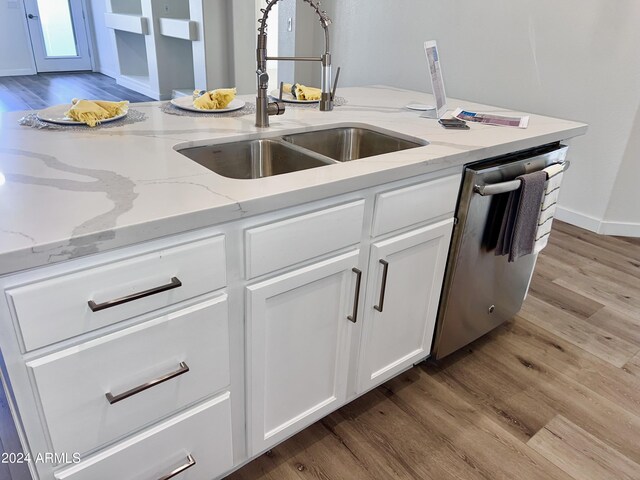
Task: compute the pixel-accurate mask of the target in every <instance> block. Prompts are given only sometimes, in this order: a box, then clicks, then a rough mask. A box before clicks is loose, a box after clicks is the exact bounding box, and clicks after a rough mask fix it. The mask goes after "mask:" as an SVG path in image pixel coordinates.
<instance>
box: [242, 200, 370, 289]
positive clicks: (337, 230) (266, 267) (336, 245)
mask: <svg viewBox="0 0 640 480" xmlns="http://www.w3.org/2000/svg"><path fill="white" fill-rule="evenodd" d="M363 219H364V200H360V201H357V202H352V203H347V204H345V205H339V206H337V207H333V208H328V209H325V210H320V211H317V212H312V213H309V214H307V215H301V216H298V217H293V218H289V219H286V220H283V221H280V222H275V223H270V224H268V225H263V226H261V227H256V228H251V229H249V230H247V231H246V234H245V236H246V248H247V252H246V255H247V259H246V269H247V271H246V275H247V278H254V277H258V276H260V275H264V274H265V273H269V272H272V271H274V270H278V269H280V268H284V267H287V266H290V265H294V264H296V263H298V262H302V261H304V260H309V259H311V258H314V257H317V256H320V255H323V254H325V253H329V252H333V251H335V250H339V249H340V248H344V247H348V246H350V245H355V244H357V243H360V240H361V237H362V222H363Z"/></svg>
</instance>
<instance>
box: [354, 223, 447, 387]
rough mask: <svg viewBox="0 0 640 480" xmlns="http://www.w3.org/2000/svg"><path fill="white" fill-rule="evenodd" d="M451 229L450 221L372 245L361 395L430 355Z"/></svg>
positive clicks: (361, 360)
mask: <svg viewBox="0 0 640 480" xmlns="http://www.w3.org/2000/svg"><path fill="white" fill-rule="evenodd" d="M452 227H453V219H449V220H445V221H443V222H439V223H436V224H434V225H429V226H427V227H423V228H419V229H417V230H412V231H410V232H408V233H404V234H402V235H398V236H396V237H392V238H390V239H388V240H384V241H381V242H377V243H374V244H373V245H372V247H371V257H370V263H369V280H368V282H367V295H366V303H365V307H364V311H363V313H364V321H363V327H362V328H363V331H362V343H361V345H362V346H361V349H360V359H359V365H358V378H359V393H361V392H364V391H366V390H369V389H370V388H372V387H374V386H376V385H378V384H380V383H382V382H384V381H385V380H387V379H389V378H391V377H393V376H395V375H397V374H398V373H399V372H401V371H402V370H404V369H405V368H407V367H409V366H411V365H413V363H415V362H416V361H418V360H421V359H423V358H425V357H426V356H427V355H429V352H430V351H431V342H432V339H433V332H434V327H435V321H436V314H437V312H438V302H439V300H440V289H441V286H442V279H443V277H444V269H445V265H446V261H447V252H448V250H449V241H450V238H451V230H452Z"/></svg>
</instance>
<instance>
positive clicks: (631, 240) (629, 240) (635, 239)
mask: <svg viewBox="0 0 640 480" xmlns="http://www.w3.org/2000/svg"><path fill="white" fill-rule="evenodd" d="M613 238H615V239H617V240H620V241H621V242H626V243H630V244H631V245H637V246H639V247H640V237H620V236H614V237H613Z"/></svg>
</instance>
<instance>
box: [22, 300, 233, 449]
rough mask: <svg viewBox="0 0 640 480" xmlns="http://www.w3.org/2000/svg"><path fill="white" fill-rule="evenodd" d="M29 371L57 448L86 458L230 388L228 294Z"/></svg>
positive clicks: (50, 359) (77, 348) (56, 355)
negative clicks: (114, 440) (182, 409)
mask: <svg viewBox="0 0 640 480" xmlns="http://www.w3.org/2000/svg"><path fill="white" fill-rule="evenodd" d="M26 366H27V368H28V369H29V370H30V372H31V374H32V376H33V378H34V380H35V384H36V386H37V391H38V394H39V398H40V402H41V405H42V411H43V414H44V418H45V420H46V424H47V426H48V432H49V436H50V438H51V443H52V445H53V448H54V450H55V451H56V452H80V453H84V452H87V451H88V450H91V449H93V448H95V447H99V446H101V445H103V444H105V443H107V442H109V441H111V440H113V439H115V438H118V437H120V436H122V435H123V434H126V433H128V432H130V431H132V430H135V429H136V428H139V427H141V426H144V425H145V424H148V423H149V422H153V421H154V420H156V419H158V418H161V417H163V416H164V415H167V414H169V413H171V412H174V411H177V410H180V409H181V408H184V407H186V406H188V405H189V404H191V403H193V402H194V401H197V400H200V399H202V398H205V397H207V396H208V395H212V394H214V393H216V391H218V390H221V389H222V388H224V387H226V386H227V385H228V384H229V333H228V320H227V296H226V295H219V296H217V297H215V298H213V299H209V300H206V301H204V302H200V303H197V304H195V305H192V306H189V307H187V308H184V309H181V310H178V311H176V312H171V313H168V314H166V315H163V316H161V317H159V318H156V319H153V320H150V321H148V322H145V323H143V324H140V325H135V326H133V327H130V328H126V329H124V330H119V331H117V332H115V333H112V334H110V335H105V336H103V337H100V338H97V339H95V340H92V341H89V342H86V343H83V344H80V345H77V346H73V347H70V348H68V349H66V350H62V351H60V352H55V353H53V354H51V355H47V356H45V357H41V358H38V359H36V360H33V361H30V362H27V364H26Z"/></svg>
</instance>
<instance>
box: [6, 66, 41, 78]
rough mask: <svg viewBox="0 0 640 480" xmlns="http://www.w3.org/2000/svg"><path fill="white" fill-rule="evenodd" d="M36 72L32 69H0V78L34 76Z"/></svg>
mask: <svg viewBox="0 0 640 480" xmlns="http://www.w3.org/2000/svg"><path fill="white" fill-rule="evenodd" d="M36 73H37V72H36V71H35V69H33V68H17V69H7V70H2V69H0V77H15V76H16V75H35V74H36Z"/></svg>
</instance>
